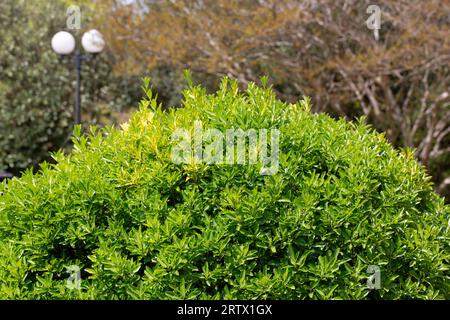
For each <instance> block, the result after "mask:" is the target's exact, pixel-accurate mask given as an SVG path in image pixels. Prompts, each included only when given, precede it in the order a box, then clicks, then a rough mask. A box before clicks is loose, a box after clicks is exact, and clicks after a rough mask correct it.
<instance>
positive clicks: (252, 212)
mask: <svg viewBox="0 0 450 320" xmlns="http://www.w3.org/2000/svg"><path fill="white" fill-rule="evenodd" d="M147 87H148V84H147V86H146V92H147V98H146V99H144V100H142V102H141V107H140V111H139V112H137V113H136V114H135V115H134V116H133V117H132V119H131V120H130V122H129V123H128V124H126V125H124V126H123V127H122V130H118V129H114V128H107V129H104V130H103V131H101V132H98V130H96V129H95V128H92V134H91V135H90V136H89V137H87V136H83V135H81V134H80V133H79V132H80V130H79V129H80V128H78V130H76V131H75V134H74V138H73V139H74V143H75V149H74V151H73V153H72V154H70V155H69V156H64V155H63V154H62V153H58V154H55V155H54V157H55V159H56V161H57V164H56V165H48V164H44V165H42V168H41V170H40V172H39V173H37V174H35V175H33V174H32V173H31V172H27V173H25V174H24V175H23V176H22V177H21V178H20V179H19V178H15V179H13V180H11V181H9V182H8V183H3V184H2V185H1V187H0V194H1V196H0V241H1V244H0V271H1V272H0V298H6V299H13V298H22V299H58V298H68V299H72V298H73V299H184V298H188V299H197V298H201V299H232V298H239V299H253V298H258V299H262V298H269V299H328V298H345V299H364V298H369V299H370V298H376V299H377V298H383V299H398V298H447V299H448V298H449V297H450V285H449V272H448V269H449V268H448V267H449V258H450V252H449V240H450V239H449V234H448V229H449V227H448V221H449V217H450V215H449V213H450V210H449V207H448V206H445V205H444V201H443V199H442V198H440V197H439V196H438V195H436V194H435V193H434V192H433V191H432V188H431V186H430V182H429V177H428V176H427V175H426V173H425V172H424V170H423V168H422V167H421V166H420V165H419V164H418V163H417V162H416V161H415V160H414V158H413V155H412V153H411V152H409V151H406V152H398V151H396V150H394V149H393V148H392V147H391V145H390V144H388V143H387V142H386V140H385V138H384V137H383V135H380V134H377V133H376V132H374V131H373V130H372V129H370V128H369V127H367V126H366V125H364V124H363V123H362V121H360V122H358V123H356V124H353V123H349V122H346V121H345V120H339V121H336V120H333V119H332V118H330V117H329V116H327V115H325V114H312V113H311V112H310V106H309V102H308V100H307V99H304V100H303V101H300V102H299V103H297V104H286V103H283V102H281V101H279V100H276V99H275V97H274V95H273V93H272V91H271V90H270V89H266V88H259V87H256V86H255V85H254V84H250V86H249V88H248V89H247V90H246V92H240V91H238V89H237V84H236V83H235V82H231V81H229V80H227V79H224V80H223V83H222V85H221V88H220V89H219V91H218V92H217V93H216V94H213V95H208V94H206V93H205V91H204V89H202V88H200V87H194V88H189V89H187V90H185V92H184V102H183V105H184V107H183V108H180V109H177V110H175V109H173V110H170V111H163V110H162V108H161V107H160V106H158V105H157V103H156V100H155V99H154V98H153V97H152V93H151V91H150V90H148V88H147ZM194 120H201V121H202V123H203V127H204V128H216V129H219V130H222V131H224V130H226V129H229V128H241V129H243V130H246V129H250V128H254V129H256V130H258V129H278V130H279V131H280V152H279V162H280V165H279V170H278V173H276V174H274V175H261V174H260V169H261V166H262V165H261V164H260V163H257V164H251V165H227V164H214V165H207V164H204V163H199V164H175V163H174V162H173V161H172V158H171V151H172V148H173V146H174V143H175V141H173V140H172V139H171V135H172V133H173V132H174V131H175V129H176V128H187V129H191V130H192V128H193V125H194V124H193V123H194ZM273 147H274V146H273V145H270V148H272V149H273ZM371 265H375V266H378V267H379V268H380V270H381V288H380V289H378V290H376V289H373V290H371V289H369V288H368V287H367V278H368V276H369V274H368V273H367V269H368V268H369V266H371ZM69 266H78V267H79V268H80V269H81V279H82V281H81V286H80V288H79V289H77V288H75V289H73V288H72V289H70V288H69V287H68V286H67V282H66V279H67V277H68V273H67V268H68V267H69Z"/></svg>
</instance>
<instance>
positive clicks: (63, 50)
mask: <svg viewBox="0 0 450 320" xmlns="http://www.w3.org/2000/svg"><path fill="white" fill-rule="evenodd" d="M52 48H53V51H55V52H56V53H57V54H61V55H68V54H71V53H72V52H73V50H75V38H74V37H73V35H71V34H70V33H69V32H66V31H60V32H58V33H56V34H55V35H54V36H53V38H52Z"/></svg>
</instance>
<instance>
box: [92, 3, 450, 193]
mask: <svg viewBox="0 0 450 320" xmlns="http://www.w3.org/2000/svg"><path fill="white" fill-rule="evenodd" d="M96 3H97V10H98V12H99V15H98V16H97V18H98V22H99V23H103V25H104V26H105V28H104V29H105V30H107V31H108V32H107V35H106V36H107V38H108V41H109V42H111V47H112V50H113V52H114V53H115V54H116V55H118V56H119V57H121V58H122V59H121V63H120V64H119V65H118V66H117V67H118V69H119V70H120V69H121V70H123V69H127V70H134V72H136V73H139V72H142V71H143V70H145V69H148V68H150V69H151V68H154V67H157V66H161V65H164V66H167V65H168V66H170V67H171V68H173V69H175V70H181V69H183V68H186V67H188V68H190V69H191V70H192V71H193V72H194V74H195V73H198V74H200V75H206V76H208V79H211V78H214V77H218V76H222V75H227V76H230V77H232V78H234V79H238V80H239V81H240V82H241V83H243V84H244V85H245V84H246V83H248V82H249V81H258V80H259V78H260V76H261V75H264V74H267V75H269V76H270V80H271V83H272V85H273V87H274V88H275V89H276V90H277V93H278V95H279V96H280V97H281V98H283V99H285V100H288V101H294V100H297V99H298V97H299V96H301V95H303V94H305V95H308V96H311V97H312V101H313V105H314V110H315V111H326V112H329V113H332V114H334V115H336V116H344V117H346V118H349V119H353V118H354V117H355V116H360V115H365V116H366V117H367V120H368V121H369V122H370V123H372V124H374V125H375V127H376V128H377V129H378V130H380V131H384V132H386V135H387V137H388V138H389V140H390V141H392V142H393V143H394V144H395V145H396V146H398V147H403V148H405V147H409V148H415V149H417V151H416V156H417V158H418V159H419V160H420V161H421V162H422V163H423V164H424V165H426V166H427V167H428V168H429V169H430V170H434V172H433V173H434V179H435V181H436V183H437V189H438V190H440V191H441V192H442V193H444V194H445V193H450V180H449V179H448V178H446V177H449V175H450V165H449V163H450V161H448V160H449V158H450V129H449V127H450V109H449V107H448V105H449V101H450V97H449V92H450V88H449V83H450V72H449V67H448V65H449V61H450V58H449V57H450V45H449V37H448V31H447V30H448V29H449V25H450V21H449V16H448V14H447V12H449V10H450V4H449V1H438V0H431V1H420V0H413V1H389V0H381V1H378V5H379V8H380V9H381V30H379V39H378V40H377V39H375V37H374V33H373V31H372V30H370V29H369V28H368V27H367V26H366V20H367V19H368V18H369V15H370V13H368V12H367V8H368V7H369V5H370V4H371V3H370V2H369V1H360V0H346V1H343V2H342V1H339V2H338V1H334V0H323V1H315V0H310V1H296V0H281V1H280V0H260V1H242V0H241V1H238V0H231V1H230V0H217V1H216V0H214V1H213V0H197V1H183V0H181V1H155V0H147V1H145V0H142V1H135V2H132V4H129V5H123V4H121V2H120V1H113V0H97V1H96Z"/></svg>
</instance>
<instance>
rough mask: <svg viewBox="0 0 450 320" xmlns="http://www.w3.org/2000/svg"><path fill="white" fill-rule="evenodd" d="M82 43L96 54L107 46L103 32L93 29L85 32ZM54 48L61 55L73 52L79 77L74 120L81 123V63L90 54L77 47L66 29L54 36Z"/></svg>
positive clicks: (88, 51)
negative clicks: (83, 52)
mask: <svg viewBox="0 0 450 320" xmlns="http://www.w3.org/2000/svg"><path fill="white" fill-rule="evenodd" d="M81 45H82V46H83V48H84V51H86V53H88V54H92V55H95V54H98V53H100V52H102V51H103V49H104V48H105V41H104V40H103V36H102V34H101V33H100V32H98V31H97V30H95V29H93V30H90V31H87V32H85V33H84V34H83V36H82V37H81ZM52 48H53V51H55V52H56V53H57V54H59V55H61V56H69V55H72V54H73V57H74V62H75V71H76V78H77V88H76V95H75V110H74V121H75V124H79V123H81V106H80V104H81V64H82V62H83V61H84V60H87V59H88V57H89V56H88V55H84V54H82V53H81V52H80V50H79V49H78V48H76V42H75V38H74V36H73V35H72V34H70V33H69V32H66V31H60V32H57V33H56V34H55V35H54V36H53V38H52Z"/></svg>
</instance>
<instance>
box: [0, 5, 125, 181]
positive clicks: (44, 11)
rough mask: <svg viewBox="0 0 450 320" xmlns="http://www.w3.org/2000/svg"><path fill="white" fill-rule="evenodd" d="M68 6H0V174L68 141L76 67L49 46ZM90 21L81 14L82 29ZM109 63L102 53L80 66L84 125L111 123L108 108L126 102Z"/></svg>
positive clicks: (46, 154)
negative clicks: (59, 56) (81, 68)
mask: <svg viewBox="0 0 450 320" xmlns="http://www.w3.org/2000/svg"><path fill="white" fill-rule="evenodd" d="M66 8H67V6H66V5H63V4H61V2H60V1H56V0H51V1H48V0H45V1H44V0H36V1H24V0H2V1H1V3H0V39H1V40H0V120H1V121H0V171H3V170H6V169H7V170H9V171H11V172H14V173H17V172H18V171H20V170H23V169H24V168H27V167H29V166H35V165H37V164H38V163H39V162H41V161H42V160H44V159H49V151H56V150H58V149H59V148H60V147H62V146H64V144H65V142H67V141H70V139H69V138H70V133H71V131H72V119H73V108H74V99H75V97H74V92H75V66H74V63H73V61H72V60H70V59H69V58H66V59H59V58H58V56H57V55H56V54H55V53H54V52H53V51H52V49H51V46H50V41H51V38H52V36H53V35H54V34H55V33H56V32H57V31H60V30H64V29H65V28H66V18H67V17H66ZM89 20H90V16H89V11H88V10H87V9H86V10H83V11H82V22H83V26H84V27H88V22H89ZM80 31H82V30H80ZM74 35H76V36H77V37H79V36H80V34H74ZM112 64H113V60H112V59H111V55H109V54H107V53H105V54H102V55H101V56H99V57H97V58H96V59H93V60H91V61H89V62H87V63H85V64H84V66H83V70H82V78H83V81H82V107H83V117H84V120H85V121H86V122H90V123H98V124H102V123H109V122H111V110H118V109H120V107H121V106H126V104H127V103H129V98H128V97H126V98H124V93H122V92H120V94H118V92H119V90H122V87H121V86H122V84H121V82H120V78H119V79H118V78H117V77H115V76H113V74H112V68H111V66H112ZM130 96H131V95H130ZM112 107H114V108H112Z"/></svg>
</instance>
